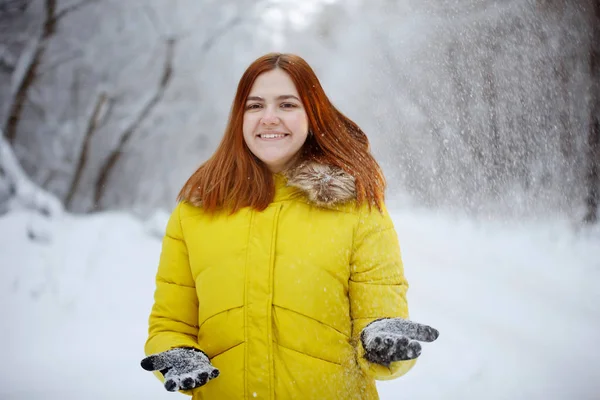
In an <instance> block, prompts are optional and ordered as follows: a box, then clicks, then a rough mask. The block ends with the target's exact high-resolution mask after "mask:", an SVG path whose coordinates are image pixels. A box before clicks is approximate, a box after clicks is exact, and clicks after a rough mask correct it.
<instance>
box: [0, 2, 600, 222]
mask: <svg viewBox="0 0 600 400" xmlns="http://www.w3.org/2000/svg"><path fill="white" fill-rule="evenodd" d="M599 7H600V6H599V5H598V1H595V0H576V1H564V0H377V1H360V0H345V1H342V0H339V1H335V0H306V1H302V2H299V1H291V0H252V1H246V0H222V1H210V0H203V1H198V0H172V1H166V0H128V1H120V0H1V1H0V104H1V106H2V107H1V108H0V127H1V128H2V131H3V137H4V139H5V141H6V143H8V145H10V147H11V149H12V151H13V152H14V154H15V155H16V159H17V160H18V162H19V164H20V165H21V166H22V168H23V170H24V171H25V173H26V175H27V176H28V177H29V178H31V180H32V181H33V182H34V183H35V184H36V185H38V186H40V187H41V188H43V189H44V190H46V191H48V192H50V193H52V194H54V195H55V196H56V197H57V198H58V199H59V200H60V202H61V203H63V204H64V205H65V207H66V208H67V210H69V211H72V212H75V213H89V212H92V211H98V210H112V209H126V210H133V211H135V212H139V213H147V212H148V211H149V210H152V209H155V208H157V207H158V208H160V207H162V208H166V209H168V208H170V207H172V205H173V203H174V198H175V196H176V194H177V192H178V190H179V189H180V188H181V186H182V185H183V183H184V182H185V180H186V179H187V177H188V176H189V175H190V174H191V173H192V172H193V171H194V170H195V168H197V167H198V166H199V165H200V164H201V163H202V162H203V161H204V160H206V158H207V157H208V156H209V155H211V154H212V152H213V151H214V150H215V148H216V146H217V144H218V143H219V141H220V139H221V136H222V133H223V129H224V127H225V124H226V120H227V116H228V112H229V107H230V105H231V101H232V99H233V95H234V92H235V88H236V85H237V82H238V79H239V78H240V76H241V73H242V72H243V71H244V69H245V68H246V67H247V66H248V65H249V64H250V62H251V61H253V60H254V59H255V58H256V57H258V56H260V55H262V54H264V53H266V52H269V51H285V52H294V53H298V54H300V55H301V56H302V57H304V58H305V59H306V60H307V61H308V62H309V63H310V64H311V65H312V66H313V67H314V69H315V70H316V72H317V75H318V76H319V77H320V79H321V81H322V83H323V85H324V87H325V89H326V92H327V93H328V95H329V96H330V97H331V99H332V101H333V102H334V104H336V105H337V106H338V107H339V108H340V109H341V111H342V112H344V113H345V114H347V115H348V116H350V117H351V118H352V119H354V120H355V121H356V122H357V123H358V124H359V125H360V126H361V127H362V128H363V129H364V130H365V131H366V132H367V134H368V135H369V137H370V139H371V142H372V145H373V151H374V152H375V154H376V155H377V157H378V159H379V160H380V162H381V164H382V166H383V167H384V168H385V170H386V173H387V177H388V181H389V191H388V197H389V198H391V199H402V200H403V201H408V202H415V203H417V204H420V205H425V206H428V207H434V208H436V207H441V208H446V209H453V210H460V211H461V212H465V213H467V214H471V215H489V214H497V215H501V216H503V217H507V216H516V217H518V218H522V217H523V216H528V217H532V216H538V217H539V216H545V215H548V214H553V215H557V214H558V215H563V216H566V217H568V218H570V219H572V220H573V221H581V220H584V219H585V220H588V221H594V220H595V219H596V213H597V211H596V209H597V202H598V180H599V179H598V168H599V167H598V163H599V161H598V160H599V158H600V155H599V154H600V152H599V149H598V148H599V144H598V143H599V139H598V136H599V133H598V118H599V114H600V111H599V106H598V104H599V103H600V100H599V97H600V94H599V89H598V88H599V86H598V80H599V79H600V78H599V73H598V70H599V66H598V65H599V64H600V61H599V58H600V56H599V55H598V51H599V46H600V45H599V44H598V42H599V41H600V39H599V38H598V37H599V36H598V35H599V33H598V29H599V28H598V26H599V25H600V17H599V11H598V8H599ZM4 164H6V163H5V162H4V163H3V168H1V169H0V180H1V181H2V183H0V193H1V194H0V198H2V199H3V201H4V202H5V201H6V199H7V198H8V197H9V196H10V194H7V192H10V189H11V185H12V184H14V182H11V179H10V177H7V175H10V174H7V172H6V169H7V168H8V167H7V166H5V165H4ZM13 189H14V188H13Z"/></svg>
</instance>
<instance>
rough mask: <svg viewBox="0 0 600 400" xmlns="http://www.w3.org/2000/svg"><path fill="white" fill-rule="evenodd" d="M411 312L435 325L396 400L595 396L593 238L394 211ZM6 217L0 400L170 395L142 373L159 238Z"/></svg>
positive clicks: (599, 385) (599, 386) (0, 244)
mask: <svg viewBox="0 0 600 400" xmlns="http://www.w3.org/2000/svg"><path fill="white" fill-rule="evenodd" d="M393 215H394V220H395V221H396V226H397V228H398V231H399V235H400V239H401V245H402V247H403V252H404V261H405V267H406V275H407V277H408V279H409V281H410V284H411V289H410V291H409V301H410V306H411V317H412V318H413V319H415V320H417V321H422V322H424V323H428V324H431V325H433V326H435V327H436V328H438V329H439V330H440V332H441V336H440V338H439V339H438V341H436V342H434V343H432V344H425V345H424V351H423V356H422V357H421V360H419V362H418V363H417V366H416V367H415V368H414V369H413V370H412V371H411V372H410V373H409V374H408V375H406V376H405V377H403V378H401V379H398V380H395V381H391V382H381V383H379V387H380V389H381V397H382V399H384V400H386V399H387V400H392V399H444V400H446V399H527V400H533V399H544V400H546V399H569V400H570V399H584V400H585V399H597V398H599V397H600V395H599V394H600V351H598V350H597V347H596V340H595V339H596V337H597V336H598V332H599V331H600V318H598V317H599V316H600V313H599V311H600V290H598V289H597V282H599V281H600V279H599V278H600V257H599V256H600V238H598V237H597V236H596V237H595V238H585V237H584V238H577V237H576V236H574V235H572V234H570V233H569V232H568V231H567V230H566V229H565V227H564V226H561V225H560V224H558V223H556V224H553V225H551V226H546V227H543V226H537V225H530V226H527V227H520V228H517V227H512V228H509V227H505V226H501V225H498V224H493V223H490V224H488V225H487V226H481V225H477V224H475V223H472V222H469V221H460V220H454V221H453V220H450V219H449V218H447V217H445V218H442V217H437V216H434V215H432V214H431V213H423V212H416V211H413V212H406V211H401V212H396V213H394V214H393ZM30 223H33V224H37V222H36V221H35V220H34V219H32V217H30V216H27V215H26V214H12V215H8V216H4V217H0V266H1V268H2V275H3V279H2V280H1V283H0V285H1V286H0V313H1V316H2V321H3V323H2V326H3V329H1V330H0V345H1V346H2V348H1V349H0V350H1V351H2V354H3V357H2V358H3V362H2V363H0V376H1V377H2V378H1V382H0V383H1V385H0V399H3V400H16V399H31V398H36V399H64V400H70V399H80V398H85V399H90V400H95V399H98V400H99V399H138V398H144V399H157V400H158V399H175V398H181V399H185V398H186V397H184V396H180V395H177V394H171V393H167V392H164V391H163V390H162V389H161V387H160V385H159V383H158V381H156V380H155V378H154V377H153V376H151V375H150V374H148V373H146V372H145V371H143V370H141V368H139V359H140V357H142V356H143V355H142V348H141V347H142V344H143V341H144V340H145V335H146V317H147V313H148V311H149V307H150V302H151V299H152V291H153V279H154V273H155V267H156V260H157V258H158V253H159V251H160V247H159V246H160V243H159V241H158V240H157V239H155V238H151V237H149V236H148V235H146V233H145V232H144V230H143V228H142V226H141V225H140V224H139V223H138V222H136V221H135V220H134V219H133V218H131V217H128V216H124V215H121V214H106V215H102V216H94V217H87V218H82V219H79V218H73V217H67V218H66V219H65V220H64V221H62V222H61V223H60V224H57V225H54V226H52V227H49V229H51V230H52V231H54V233H53V240H52V243H51V244H49V245H44V244H37V243H31V242H29V241H27V239H26V231H25V228H26V225H27V224H30Z"/></svg>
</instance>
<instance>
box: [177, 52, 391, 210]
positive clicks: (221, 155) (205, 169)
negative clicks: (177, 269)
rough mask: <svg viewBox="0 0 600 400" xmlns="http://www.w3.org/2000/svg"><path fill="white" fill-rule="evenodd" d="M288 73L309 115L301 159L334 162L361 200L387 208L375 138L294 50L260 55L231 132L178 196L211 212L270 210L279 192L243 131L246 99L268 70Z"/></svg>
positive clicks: (240, 90) (237, 103) (241, 88)
mask: <svg viewBox="0 0 600 400" xmlns="http://www.w3.org/2000/svg"><path fill="white" fill-rule="evenodd" d="M275 68H280V69H282V70H283V71H285V72H286V73H287V74H288V75H289V76H290V78H291V79H292V81H293V82H294V84H295V85H296V89H297V90H298V93H299V94H300V100H301V101H302V104H303V105H304V108H305V110H306V114H307V116H308V127H309V131H312V133H313V134H312V135H308V137H307V139H306V142H305V143H304V145H303V147H302V150H301V152H302V153H301V157H300V158H299V161H303V160H314V161H317V162H320V163H322V164H327V165H333V166H336V167H339V168H341V169H343V170H344V171H346V172H347V173H348V174H350V175H352V176H353V177H354V178H355V185H356V200H357V203H358V204H363V203H365V202H366V203H368V204H369V205H376V206H377V207H378V208H380V209H381V207H382V205H383V200H384V190H385V178H384V176H383V172H382V170H381V168H380V166H379V164H377V162H376V161H375V159H374V158H373V156H372V155H371V152H370V149H369V141H368V139H367V136H366V135H365V133H364V132H363V131H362V130H361V129H360V128H359V127H358V125H357V124H356V123H354V122H353V121H352V120H350V119H349V118H348V117H346V116H345V115H343V114H342V113H341V112H340V111H338V110H337V109H336V108H335V107H334V106H333V104H331V102H330V101H329V99H328V98H327V95H326V94H325V91H324V90H323V88H322V86H321V83H320V82H319V79H318V78H317V76H316V75H315V73H314V71H313V70H312V68H311V67H310V66H309V65H308V63H307V62H306V61H304V59H302V58H301V57H299V56H297V55H294V54H281V53H269V54H266V55H264V56H262V57H260V58H258V59H256V60H255V61H254V62H253V63H252V64H251V65H250V66H249V67H248V68H247V69H246V71H245V72H244V74H243V75H242V78H241V79H240V82H239V83H238V87H237V91H236V94H235V98H234V100H233V104H232V106H231V112H230V115H229V121H228V123H227V127H226V128H225V134H224V136H223V139H222V140H221V143H220V144H219V147H218V148H217V150H216V151H215V153H214V154H213V155H212V157H210V158H209V159H208V160H207V161H206V162H205V163H204V164H202V165H201V166H200V168H198V170H196V172H194V174H193V175H192V176H191V177H190V178H189V179H188V180H187V182H186V183H185V185H184V186H183V188H182V189H181V191H180V192H179V196H178V198H177V199H178V200H187V201H191V202H193V203H198V202H201V203H202V208H203V209H204V210H206V211H208V212H209V213H212V212H216V211H217V210H220V209H223V208H228V209H230V211H231V212H232V213H234V212H236V211H237V210H239V209H241V208H243V207H252V208H254V209H256V210H264V209H265V208H266V207H267V206H268V205H269V203H271V201H272V200H273V196H274V193H275V188H274V183H273V176H272V173H271V171H270V170H269V169H268V168H267V166H266V165H265V164H264V163H263V162H262V161H260V160H259V159H258V158H256V157H255V156H254V155H253V154H252V153H251V152H250V149H248V147H247V145H246V143H245V141H244V137H243V132H242V125H243V120H244V111H245V103H246V98H247V97H248V95H249V94H250V90H251V89H252V85H253V84H254V81H255V80H256V78H257V77H258V76H259V75H260V74H262V73H264V72H267V71H271V70H273V69H275Z"/></svg>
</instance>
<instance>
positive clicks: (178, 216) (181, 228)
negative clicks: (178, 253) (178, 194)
mask: <svg viewBox="0 0 600 400" xmlns="http://www.w3.org/2000/svg"><path fill="white" fill-rule="evenodd" d="M177 221H178V222H179V231H180V232H181V241H182V242H183V243H185V235H184V233H183V225H182V224H181V205H177ZM185 251H186V253H187V252H188V251H187V245H186V249H185ZM188 258H189V253H188Z"/></svg>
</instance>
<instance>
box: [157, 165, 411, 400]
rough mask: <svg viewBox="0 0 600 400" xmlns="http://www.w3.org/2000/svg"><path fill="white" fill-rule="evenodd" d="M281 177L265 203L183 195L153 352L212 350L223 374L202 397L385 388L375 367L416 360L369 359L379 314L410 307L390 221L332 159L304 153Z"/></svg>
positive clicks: (161, 281) (166, 252)
mask: <svg viewBox="0 0 600 400" xmlns="http://www.w3.org/2000/svg"><path fill="white" fill-rule="evenodd" d="M275 186H276V191H275V198H274V200H273V202H272V203H271V204H270V205H269V206H268V207H267V208H266V209H265V210H263V211H256V210H253V209H250V208H249V207H247V208H244V209H242V210H240V211H238V212H236V213H235V214H233V215H229V214H228V213H227V212H223V213H220V214H217V215H213V216H211V215H208V214H207V213H205V212H203V210H202V207H201V204H195V205H194V204H190V203H188V202H181V203H179V204H178V205H177V207H176V208H175V209H174V211H173V213H172V215H171V218H170V220H169V222H168V225H167V230H166V234H165V237H164V240H163V247H162V253H161V257H160V263H159V267H158V273H157V276H156V291H155V298H154V300H155V302H154V306H153V308H152V312H151V315H150V319H149V337H148V340H147V342H146V346H145V352H146V354H147V355H150V354H155V353H159V352H162V351H165V350H168V349H171V348H174V347H181V346H189V347H195V348H198V349H201V350H203V351H204V352H206V354H207V355H208V356H209V357H210V359H211V362H212V363H213V365H214V366H215V367H217V368H218V369H219V370H220V371H221V374H220V376H219V377H218V378H216V379H214V380H213V381H210V382H209V383H208V384H207V385H205V386H202V387H200V388H197V389H194V390H193V391H188V392H187V394H193V400H199V399H219V400H226V399H321V400H323V399H332V400H333V399H362V400H364V399H367V400H368V399H377V398H378V395H377V390H376V387H375V379H380V380H385V379H393V378H395V377H398V376H400V375H403V374H404V373H406V372H407V371H408V370H409V369H410V368H411V367H412V366H413V365H414V363H415V361H414V360H411V361H399V362H395V363H392V364H391V366H390V367H384V366H380V365H376V364H371V363H369V362H368V361H366V360H365V359H364V357H363V355H364V349H363V348H362V345H361V343H360V339H359V336H360V332H361V330H362V329H363V328H364V327H365V326H366V325H367V324H368V323H369V322H371V321H373V320H374V319H377V318H381V317H402V318H408V309H407V303H406V290H407V288H408V285H407V282H406V280H405V278H404V272H403V267H402V261H401V256H400V249H399V244H398V239H397V235H396V231H395V230H394V226H393V224H392V221H391V219H390V217H389V215H388V213H387V211H386V210H385V209H384V210H383V212H380V211H379V210H378V209H377V207H372V208H371V209H369V208H368V206H366V205H364V206H360V207H356V205H355V204H356V202H355V189H354V179H353V178H352V177H351V176H349V175H348V174H346V173H345V172H343V171H341V170H337V169H334V168H332V167H328V166H324V165H320V164H315V163H312V164H306V165H303V166H302V167H301V168H297V169H295V170H294V172H293V173H291V174H288V176H283V175H280V174H276V175H275ZM157 376H159V378H162V376H161V375H160V374H157Z"/></svg>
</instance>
